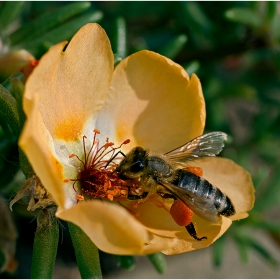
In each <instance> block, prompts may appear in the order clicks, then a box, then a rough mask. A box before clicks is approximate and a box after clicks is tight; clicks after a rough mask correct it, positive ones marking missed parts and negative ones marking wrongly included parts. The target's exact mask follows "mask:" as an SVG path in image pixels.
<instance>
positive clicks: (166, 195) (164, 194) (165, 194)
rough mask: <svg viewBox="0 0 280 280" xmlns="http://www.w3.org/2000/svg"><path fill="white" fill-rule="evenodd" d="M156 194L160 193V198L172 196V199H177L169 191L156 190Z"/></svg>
mask: <svg viewBox="0 0 280 280" xmlns="http://www.w3.org/2000/svg"><path fill="white" fill-rule="evenodd" d="M157 194H158V195H160V196H161V197H162V198H173V199H174V200H176V199H177V197H176V196H174V195H173V194H171V193H163V192H157Z"/></svg>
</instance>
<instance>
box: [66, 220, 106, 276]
mask: <svg viewBox="0 0 280 280" xmlns="http://www.w3.org/2000/svg"><path fill="white" fill-rule="evenodd" d="M68 228H69V231H70V235H71V239H72V243H73V246H74V249H75V255H76V259H77V263H78V267H79V270H80V274H81V277H82V279H92V278H95V279H101V278H102V273H101V268H100V262H99V254H98V249H97V247H96V246H95V244H94V243H92V241H91V240H90V238H89V237H88V236H87V235H86V234H85V233H84V232H83V231H82V230H81V229H80V228H79V227H78V226H76V225H74V224H72V223H68Z"/></svg>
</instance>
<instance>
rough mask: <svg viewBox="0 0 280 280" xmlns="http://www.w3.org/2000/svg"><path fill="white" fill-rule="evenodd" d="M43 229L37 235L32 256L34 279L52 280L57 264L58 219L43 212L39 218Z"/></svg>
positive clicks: (32, 275) (32, 276)
mask: <svg viewBox="0 0 280 280" xmlns="http://www.w3.org/2000/svg"><path fill="white" fill-rule="evenodd" d="M37 219H38V221H39V223H41V227H40V228H37V231H36V233H35V239H34V245H33V255H32V269H31V278H32V279H42V278H45V279H51V278H52V275H53V269H54V264H55V258H56V252H57V245H58V237H59V229H58V223H57V219H56V218H54V217H51V216H49V215H48V213H46V211H44V210H42V211H41V212H40V214H39V217H38V218H37Z"/></svg>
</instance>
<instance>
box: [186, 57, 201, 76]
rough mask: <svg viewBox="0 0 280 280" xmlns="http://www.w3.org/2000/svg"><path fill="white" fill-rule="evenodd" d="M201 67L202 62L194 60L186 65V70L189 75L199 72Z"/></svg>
mask: <svg viewBox="0 0 280 280" xmlns="http://www.w3.org/2000/svg"><path fill="white" fill-rule="evenodd" d="M199 67H200V62H199V61H198V60H193V61H191V62H189V63H187V64H186V65H184V68H185V70H186V72H187V73H188V74H189V75H191V74H193V73H195V72H197V71H198V69H199Z"/></svg>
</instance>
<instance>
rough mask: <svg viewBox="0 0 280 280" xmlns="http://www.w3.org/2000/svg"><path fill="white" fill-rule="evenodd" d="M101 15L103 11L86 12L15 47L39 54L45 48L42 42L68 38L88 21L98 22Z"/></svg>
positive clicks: (55, 41) (50, 43)
mask: <svg viewBox="0 0 280 280" xmlns="http://www.w3.org/2000/svg"><path fill="white" fill-rule="evenodd" d="M102 17H103V13H102V12H100V11H95V12H90V13H87V14H85V15H82V16H79V17H77V18H75V19H73V20H71V21H69V22H67V23H65V24H63V25H61V26H60V27H58V28H56V29H54V30H52V31H50V32H48V33H46V34H44V35H42V36H40V37H38V38H37V39H34V40H31V41H28V42H25V43H24V44H21V45H20V46H17V47H18V48H24V49H27V50H28V51H29V52H31V53H32V54H33V55H34V56H40V55H42V54H43V53H44V52H45V51H46V49H45V48H44V49H43V50H42V47H43V45H44V44H47V45H48V46H50V45H54V44H56V43H59V42H61V41H64V40H69V39H71V37H72V36H73V35H74V34H75V33H76V32H77V31H78V30H79V29H80V28H81V27H82V26H83V25H85V24H87V23H89V22H98V21H100V20H101V19H102Z"/></svg>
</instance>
